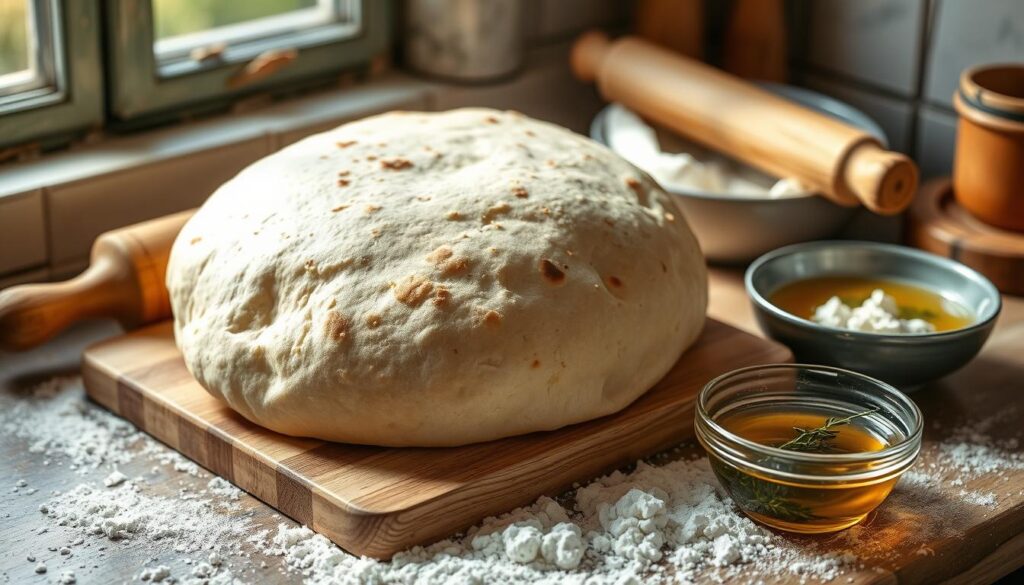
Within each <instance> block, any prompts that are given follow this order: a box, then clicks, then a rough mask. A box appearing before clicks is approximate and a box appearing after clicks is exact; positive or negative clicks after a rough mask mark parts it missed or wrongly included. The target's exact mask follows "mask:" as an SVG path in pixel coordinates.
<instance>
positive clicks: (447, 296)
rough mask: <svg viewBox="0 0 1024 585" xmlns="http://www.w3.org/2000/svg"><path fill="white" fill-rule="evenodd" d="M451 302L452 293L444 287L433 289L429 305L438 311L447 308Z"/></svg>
mask: <svg viewBox="0 0 1024 585" xmlns="http://www.w3.org/2000/svg"><path fill="white" fill-rule="evenodd" d="M451 300H452V293H451V292H450V291H449V290H448V289H447V288H445V287H443V286H439V287H437V288H436V289H434V298H433V299H431V301H430V302H431V303H433V304H434V306H435V307H437V308H438V309H443V308H445V307H447V306H448V303H450V302H451Z"/></svg>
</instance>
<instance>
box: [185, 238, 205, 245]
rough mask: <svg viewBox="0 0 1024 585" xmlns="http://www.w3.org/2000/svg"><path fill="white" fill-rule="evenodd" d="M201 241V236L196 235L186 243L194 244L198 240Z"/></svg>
mask: <svg viewBox="0 0 1024 585" xmlns="http://www.w3.org/2000/svg"><path fill="white" fill-rule="evenodd" d="M202 241H203V236H196V237H194V238H192V239H191V240H189V241H188V243H189V244H192V245H193V246H195V245H196V244H198V243H199V242H202Z"/></svg>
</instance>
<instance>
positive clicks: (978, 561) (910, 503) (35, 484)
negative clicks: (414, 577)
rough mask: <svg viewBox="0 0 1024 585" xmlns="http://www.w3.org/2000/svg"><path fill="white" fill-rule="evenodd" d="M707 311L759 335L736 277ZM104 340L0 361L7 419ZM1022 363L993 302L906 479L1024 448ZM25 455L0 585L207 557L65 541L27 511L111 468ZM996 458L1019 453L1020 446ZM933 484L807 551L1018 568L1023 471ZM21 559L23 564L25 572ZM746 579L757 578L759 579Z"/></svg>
mask: <svg viewBox="0 0 1024 585" xmlns="http://www.w3.org/2000/svg"><path fill="white" fill-rule="evenodd" d="M709 314H710V315H711V316H712V317H715V318H717V319H719V320H721V321H725V322H727V323H730V324H732V325H735V326H737V327H739V328H741V329H744V330H747V331H751V332H754V333H759V331H758V329H757V325H756V323H755V321H754V316H753V311H752V310H751V308H750V305H749V303H748V301H747V297H746V293H745V292H744V290H743V284H742V274H741V273H740V272H739V271H736V270H731V269H713V270H712V271H711V302H710V307H709ZM117 332H118V329H117V327H116V326H114V325H112V324H110V323H104V322H93V323H87V324H83V325H80V326H78V327H76V328H74V329H73V330H71V331H69V332H67V333H66V334H64V335H63V336H61V337H60V338H58V339H57V340H54V341H52V342H51V343H49V344H47V345H45V346H43V347H41V348H38V349H36V350H34V351H31V352H28V353H25V354H16V355H15V354H0V409H2V410H3V412H7V413H9V412H11V411H12V409H15V408H16V407H17V405H18V404H19V403H20V402H21V401H24V400H27V399H28V398H27V396H28V393H29V389H30V388H33V387H35V386H36V385H37V384H39V383H40V382H42V381H44V380H47V379H49V378H52V377H54V376H73V375H75V374H76V373H77V370H78V362H79V356H80V353H81V351H82V349H83V348H84V347H85V346H86V345H88V344H89V343H92V342H94V341H96V340H98V339H102V338H105V337H108V336H111V335H114V334H116V333H117ZM1022 356H1024V298H1019V297H1017V298H1014V297H1004V307H1003V313H1002V316H1001V317H1000V319H999V323H998V325H997V327H996V329H995V331H994V333H993V334H992V337H991V339H990V340H989V342H988V344H987V345H986V347H985V349H984V351H983V352H982V354H981V355H980V356H979V357H978V358H977V359H975V360H974V361H973V362H972V363H971V364H969V365H968V366H967V367H965V368H964V369H963V370H961V371H959V372H957V373H955V374H953V375H952V376H950V377H948V378H946V379H944V380H941V381H939V382H937V383H934V384H932V385H930V386H929V387H927V388H925V389H922V390H921V391H919V392H918V393H916V394H915V395H914V397H915V399H916V400H917V401H918V403H919V405H920V406H921V409H922V411H923V412H924V414H925V418H926V421H927V430H926V433H925V441H924V449H923V454H922V459H921V461H920V462H919V463H918V466H921V467H919V469H920V468H925V467H927V466H929V465H932V466H934V465H935V461H936V457H937V456H938V454H939V452H940V451H941V450H942V449H943V448H944V445H947V444H949V441H950V440H952V439H954V438H956V437H958V436H961V435H963V433H964V429H965V428H966V429H970V430H973V431H976V432H978V433H983V434H985V435H987V436H988V437H991V438H993V439H994V440H1001V441H1003V443H1002V444H1003V445H1013V444H1014V443H1013V442H1012V441H1014V440H1017V439H1024V436H1022V435H1024V430H1022V426H1021V425H1020V423H1019V420H1020V418H1021V415H1022V414H1024V404H1020V405H1018V404H1017V402H1018V401H1019V400H1020V398H1019V395H1020V392H1021V391H1022V390H1024V357H1022ZM0 428H3V427H0ZM1007 441H1010V442H1007ZM29 447H30V445H29V442H28V441H26V440H25V439H22V438H18V437H16V436H15V434H14V433H12V432H10V430H9V429H6V428H4V429H3V432H2V434H0V478H4V479H3V481H4V482H6V483H4V484H0V493H3V494H4V495H3V497H2V498H0V518H3V522H2V523H0V549H2V550H3V551H4V553H5V554H3V555H2V556H0V582H5V583H6V582H10V583H49V582H56V581H57V580H58V579H59V578H60V577H61V575H62V573H64V572H65V571H73V572H74V575H75V579H76V581H77V583H113V582H122V581H125V582H131V581H137V580H138V579H139V578H140V577H141V576H142V574H143V572H144V571H145V570H147V569H153V568H155V567H157V566H159V565H166V566H167V567H169V569H170V570H171V574H172V575H173V576H174V577H175V578H176V579H177V580H178V581H182V580H183V579H185V578H186V577H187V576H188V575H190V573H191V572H192V570H193V568H194V567H195V565H196V564H197V563H199V562H201V561H207V560H208V556H209V555H208V552H207V551H197V552H191V553H183V552H175V551H174V550H171V547H167V549H166V550H160V549H158V550H154V548H153V547H152V546H147V545H146V543H144V542H136V541H133V540H127V541H116V542H112V541H106V540H98V539H94V538H93V539H85V540H84V542H77V540H78V537H79V535H80V533H79V532H78V531H76V530H74V529H72V528H69V527H66V526H60V525H58V524H57V523H56V522H55V521H54V520H53V519H48V518H47V517H46V516H45V515H44V514H42V513H40V511H39V506H40V505H41V504H43V503H44V502H46V501H47V500H49V499H50V498H51V497H52V495H51V494H52V491H53V490H60V491H67V490H70V489H73V488H74V487H75V486H77V485H78V484H80V483H82V482H86V481H89V482H97V481H100V480H102V479H103V478H104V476H106V475H107V474H108V473H109V472H110V469H109V468H101V469H98V470H93V471H89V470H86V471H85V472H84V473H83V472H82V471H83V470H73V469H71V468H70V466H69V464H68V462H67V461H60V457H53V458H51V459H52V460H51V461H48V464H45V465H44V459H46V458H45V457H44V456H43V455H42V454H40V453H36V452H32V451H30V449H29ZM141 447H142V446H138V447H136V448H141ZM1009 448H1012V449H1016V450H1018V454H1020V453H1024V446H1017V447H1009ZM119 469H120V470H121V471H122V472H124V473H125V474H126V475H127V476H129V477H132V478H135V477H141V478H142V481H144V482H145V483H146V485H147V490H148V493H151V494H155V495H166V496H168V497H176V496H180V494H183V493H185V494H188V493H202V492H203V491H204V490H208V489H210V486H209V485H208V484H209V482H210V479H211V476H210V475H209V474H207V473H205V472H204V471H202V470H198V472H197V470H194V469H192V470H190V469H188V467H187V466H181V465H179V466H178V469H176V468H175V465H174V463H173V461H171V462H168V461H160V460H159V458H157V459H154V458H153V457H151V456H146V455H141V454H140V455H139V456H138V457H134V458H132V460H131V461H129V462H126V463H124V464H123V465H120V466H119ZM952 486H955V487H952ZM933 487H934V493H933V494H932V495H933V496H934V497H933V498H932V499H930V500H928V501H927V502H924V503H921V502H919V501H914V500H911V499H908V498H905V497H897V496H899V494H896V495H894V497H893V498H892V499H891V500H890V501H888V502H887V503H886V504H885V505H883V506H882V508H880V510H879V511H878V512H877V513H876V514H873V515H872V517H871V518H869V520H868V521H867V522H866V523H865V524H864V525H863V526H861V527H858V528H857V529H856V531H857V532H856V539H853V538H852V536H851V535H852V534H853V533H852V532H849V531H848V532H846V533H839V534H838V535H835V536H826V537H819V538H818V543H819V544H822V543H824V544H825V545H826V546H828V547H830V548H834V549H835V550H844V549H845V548H847V547H851V543H852V548H850V550H851V551H852V552H853V553H855V554H857V555H858V557H860V559H861V562H862V563H863V567H861V566H860V564H858V565H857V568H856V569H855V570H854V571H853V572H851V573H848V574H846V575H844V576H843V577H841V578H840V580H841V581H843V582H858V583H868V582H893V581H899V582H935V581H943V580H950V581H952V582H963V583H968V582H969V583H987V582H993V581H995V580H997V579H999V578H1000V577H1002V576H1004V575H1006V574H1008V573H1010V572H1013V571H1014V570H1016V569H1018V568H1019V567H1021V566H1022V565H1024V466H1022V468H1021V469H1017V468H1014V469H1009V470H1001V472H1000V473H991V474H986V475H983V476H980V477H976V478H974V479H969V480H966V481H964V482H962V483H952V482H942V483H941V485H938V486H933ZM964 494H992V498H991V501H988V500H986V501H985V502H984V503H982V504H972V503H967V502H964V501H963V500H964V498H965V497H967V496H965V495H964ZM231 514H244V515H246V516H247V517H248V518H249V520H250V522H249V525H250V526H255V527H257V528H266V529H275V528H276V527H277V525H278V524H279V523H282V522H283V523H291V521H290V520H288V519H286V518H282V517H280V516H279V515H278V514H277V512H276V511H275V510H274V509H272V508H270V507H268V506H266V505H264V504H263V503H261V502H259V501H258V500H256V499H254V498H252V497H249V496H244V495H243V496H242V497H241V498H239V500H238V501H237V507H236V508H235V509H234V510H233V511H232V512H231ZM801 538H809V537H801ZM237 540H238V545H237V547H235V548H234V549H233V550H232V551H231V553H232V554H231V555H230V556H229V560H228V561H226V563H225V567H224V572H226V571H228V570H230V572H231V574H232V575H233V576H234V577H235V578H237V579H239V580H242V581H244V582H249V581H259V582H262V583H284V582H297V581H299V580H300V575H299V574H298V573H296V572H294V571H290V570H288V569H287V568H286V567H285V564H284V562H283V560H282V558H281V557H280V556H274V555H269V554H266V553H265V552H262V550H261V549H260V548H259V547H257V546H255V545H253V544H251V543H250V542H248V541H247V539H246V538H245V537H239V538H238V539H237ZM795 540H798V539H796V538H795ZM104 545H105V546H104ZM65 547H66V548H65ZM62 549H64V550H62ZM62 553H66V554H62ZM30 557H31V558H33V559H35V560H33V561H29V560H28V559H29V558H30ZM186 561H187V562H186ZM39 562H43V563H45V565H46V568H47V572H46V573H45V574H37V573H36V570H35V569H36V566H37V564H38V563H39ZM1018 574H1019V573H1018ZM745 577H749V578H751V579H755V580H756V578H757V577H758V576H757V575H754V574H747V575H745ZM765 577H766V578H768V577H770V576H765ZM851 580H852V581H851Z"/></svg>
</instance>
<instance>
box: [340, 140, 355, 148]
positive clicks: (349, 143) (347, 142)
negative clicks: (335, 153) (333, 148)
mask: <svg viewBox="0 0 1024 585" xmlns="http://www.w3.org/2000/svg"><path fill="white" fill-rule="evenodd" d="M355 143H356V141H355V140H345V141H343V142H335V144H336V145H338V148H348V147H350V146H352V145H353V144H355Z"/></svg>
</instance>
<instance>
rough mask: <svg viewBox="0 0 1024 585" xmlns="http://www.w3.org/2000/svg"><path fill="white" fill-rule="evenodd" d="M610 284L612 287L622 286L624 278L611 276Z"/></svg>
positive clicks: (609, 278)
mask: <svg viewBox="0 0 1024 585" xmlns="http://www.w3.org/2000/svg"><path fill="white" fill-rule="evenodd" d="M608 286H610V287H612V288H622V280H620V279H619V277H618V276H609V277H608Z"/></svg>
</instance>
